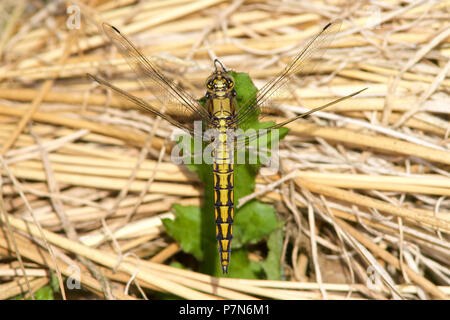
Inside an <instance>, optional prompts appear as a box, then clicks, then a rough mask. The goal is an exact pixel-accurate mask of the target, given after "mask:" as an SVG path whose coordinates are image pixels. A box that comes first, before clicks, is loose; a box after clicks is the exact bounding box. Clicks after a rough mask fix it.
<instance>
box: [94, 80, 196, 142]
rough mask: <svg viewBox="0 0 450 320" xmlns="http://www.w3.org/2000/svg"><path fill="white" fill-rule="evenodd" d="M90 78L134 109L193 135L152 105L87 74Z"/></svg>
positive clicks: (184, 126)
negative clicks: (127, 101) (131, 103)
mask: <svg viewBox="0 0 450 320" xmlns="http://www.w3.org/2000/svg"><path fill="white" fill-rule="evenodd" d="M87 75H88V76H89V77H90V78H92V79H93V80H95V81H97V82H98V83H100V84H101V85H104V86H105V87H108V88H111V89H112V90H114V91H116V92H117V93H119V94H120V95H121V96H122V97H124V98H126V99H128V100H130V101H131V102H133V103H134V104H135V105H136V107H138V108H139V109H141V110H143V111H148V112H150V113H153V114H154V115H156V116H160V117H161V118H163V119H165V120H167V121H168V122H170V123H171V124H173V125H174V126H176V127H178V128H180V129H182V130H184V131H186V132H188V133H189V134H191V135H194V131H193V130H192V129H191V128H190V127H189V126H186V125H183V124H181V123H180V122H178V121H176V120H175V119H173V118H172V117H170V116H168V115H166V114H163V113H161V112H160V111H159V110H158V109H156V108H155V107H153V106H152V105H150V104H149V103H148V102H146V101H145V100H143V99H141V98H138V97H136V96H134V95H132V94H131V93H128V92H126V91H125V90H122V89H120V88H118V87H116V86H115V85H113V84H111V83H110V82H108V81H106V80H105V79H102V78H99V77H96V76H94V75H92V74H90V73H88V74H87Z"/></svg>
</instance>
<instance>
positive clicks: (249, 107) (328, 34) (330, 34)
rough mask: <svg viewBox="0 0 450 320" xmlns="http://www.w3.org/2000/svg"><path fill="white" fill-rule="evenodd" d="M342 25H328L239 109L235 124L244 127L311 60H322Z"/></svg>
mask: <svg viewBox="0 0 450 320" xmlns="http://www.w3.org/2000/svg"><path fill="white" fill-rule="evenodd" d="M341 24H342V21H341V20H336V21H334V22H332V23H329V24H327V25H326V26H325V27H324V28H323V29H322V31H320V32H319V33H318V34H317V35H315V36H314V37H313V38H312V39H311V40H310V41H309V42H308V43H307V45H306V46H305V47H304V48H303V49H302V50H301V51H300V52H299V53H298V54H297V55H296V56H295V57H294V58H293V59H292V61H291V62H290V63H289V64H288V65H287V66H286V68H285V69H284V70H283V71H282V72H281V73H280V74H279V75H278V76H277V77H275V78H274V79H272V80H271V81H269V82H268V83H266V84H265V85H264V86H263V87H262V88H261V89H260V90H259V91H258V92H257V93H256V94H255V95H254V96H252V97H250V98H249V99H248V100H247V101H246V102H245V103H243V104H242V105H241V106H240V107H239V109H238V110H237V116H236V118H235V120H234V122H235V123H237V124H238V126H242V125H243V124H244V123H245V122H246V121H248V120H249V119H251V118H253V116H254V114H255V113H257V112H259V108H260V107H261V106H262V105H265V104H268V103H269V102H270V98H271V97H272V96H273V94H274V93H275V92H276V91H278V90H279V89H280V88H282V87H284V86H285V85H286V84H287V83H288V82H289V80H290V79H291V78H292V77H293V76H294V75H295V74H297V73H299V72H301V71H302V70H303V69H304V68H305V66H306V65H308V62H310V60H311V58H313V57H314V58H317V59H318V58H320V57H321V56H322V55H323V54H324V53H325V51H326V49H327V47H328V46H329V44H330V43H331V42H332V41H333V39H334V37H335V35H336V33H338V32H339V29H340V28H341ZM315 64H317V62H316V63H315ZM315 64H309V66H310V68H311V69H313V68H314V65H315Z"/></svg>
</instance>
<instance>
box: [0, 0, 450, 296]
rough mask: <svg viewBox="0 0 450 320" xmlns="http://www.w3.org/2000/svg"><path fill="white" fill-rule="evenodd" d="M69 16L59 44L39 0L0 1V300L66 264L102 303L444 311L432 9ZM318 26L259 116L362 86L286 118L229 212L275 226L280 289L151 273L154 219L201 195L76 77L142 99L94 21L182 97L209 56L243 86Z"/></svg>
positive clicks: (156, 240) (197, 83)
mask: <svg viewBox="0 0 450 320" xmlns="http://www.w3.org/2000/svg"><path fill="white" fill-rule="evenodd" d="M71 2H72V3H73V5H75V6H77V7H78V8H80V10H81V12H82V13H83V17H82V19H81V28H75V29H72V30H69V29H68V27H67V25H66V22H67V21H68V18H69V16H68V14H67V13H66V8H65V7H63V6H58V5H57V4H56V3H57V2H55V3H53V2H39V1H34V2H31V3H28V2H25V1H16V2H13V1H3V2H2V3H1V4H0V28H3V29H0V59H1V64H0V121H1V125H0V145H1V155H2V156H1V158H0V160H1V172H2V175H1V181H0V182H1V183H0V184H1V188H0V190H1V193H0V197H1V198H0V200H1V224H0V225H1V226H2V227H1V228H0V298H2V299H6V298H10V297H13V296H15V295H18V294H22V295H24V296H30V294H31V293H32V292H35V291H36V290H37V289H39V288H40V287H42V286H44V285H45V284H47V283H48V281H49V273H48V272H47V271H48V270H49V269H50V270H53V271H55V272H56V273H57V274H58V275H60V274H62V275H66V276H70V275H73V272H74V270H73V266H74V265H78V266H79V267H80V272H81V273H82V276H81V278H80V279H81V282H82V286H83V288H86V289H88V290H90V291H91V292H92V293H94V294H95V295H98V296H99V297H102V298H104V297H106V298H109V299H112V298H116V299H136V298H152V292H153V293H154V292H155V291H157V292H164V293H171V294H175V295H177V296H180V297H183V298H186V299H261V298H262V299H266V298H271V299H324V298H327V299H344V298H351V299H392V298H395V299H448V297H449V295H450V243H449V233H450V200H449V199H448V196H449V195H450V177H449V168H450V150H449V147H450V140H449V133H450V124H449V113H450V97H449V87H450V79H449V75H448V74H449V69H450V63H449V57H450V37H449V35H450V24H449V23H448V21H449V20H450V19H449V18H450V13H449V11H448V7H449V6H450V1H445V0H444V1H423V0H422V1H410V2H409V4H408V5H405V2H404V1H396V0H393V1H389V2H386V3H384V4H382V2H379V1H377V2H372V1H360V2H353V3H351V4H347V3H346V2H344V1H327V2H326V3H325V2H323V1H320V0H318V1H308V2H303V1H302V2H294V1H280V2H276V1H270V0H267V1H264V0H261V1H234V2H227V1H223V0H202V1H196V2H191V1H186V0H169V1H151V2H150V1H149V2H144V1H141V2H137V3H136V1H133V0H126V1H107V0H104V1H97V2H92V3H98V5H97V6H95V7H88V6H87V5H85V4H84V3H83V2H81V1H76V0H73V1H71ZM335 18H342V19H344V25H343V28H342V30H341V31H342V33H341V36H339V37H338V38H337V39H336V40H335V41H334V43H333V44H332V47H331V48H330V49H329V50H328V51H327V53H326V55H325V60H324V63H321V64H320V65H319V66H318V68H317V69H316V70H315V73H314V74H313V75H304V76H302V77H299V79H301V80H302V81H301V82H299V81H294V82H295V83H293V86H292V93H294V96H295V97H296V98H290V97H287V96H286V95H284V94H281V95H280V97H279V98H280V103H281V104H282V110H283V111H284V114H277V115H274V114H271V115H269V116H268V117H267V118H268V119H270V118H273V119H276V120H283V119H285V118H286V117H288V116H292V115H294V114H297V113H300V112H303V111H304V110H305V109H304V108H302V107H307V108H313V107H317V106H319V105H321V104H323V103H326V102H328V101H331V100H332V99H336V98H338V97H341V96H343V95H345V94H348V93H350V92H352V91H356V90H359V89H361V88H364V87H368V88H369V89H368V90H366V91H365V92H363V93H362V94H360V95H358V96H356V97H354V98H352V99H350V100H347V101H344V102H342V103H340V104H339V105H336V106H333V107H330V108H329V109H326V110H324V111H322V112H318V113H316V114H314V116H312V117H311V118H312V120H309V121H297V122H295V123H293V124H291V125H290V126H289V127H290V128H291V131H290V134H289V136H288V137H287V138H286V139H285V141H284V142H283V143H282V145H281V150H280V152H281V160H280V164H281V169H280V171H279V172H278V173H277V174H276V175H271V176H265V175H263V176H260V177H259V178H258V181H257V182H258V189H257V191H256V192H255V194H254V195H250V196H249V197H247V198H246V199H245V200H249V199H251V198H254V197H258V198H259V199H262V200H263V201H266V202H268V203H272V204H274V205H275V206H276V208H277V211H278V215H279V218H280V219H283V220H284V221H285V231H286V233H285V234H286V238H285V243H284V247H283V248H284V249H283V252H284V254H283V261H282V266H283V271H284V278H285V281H269V280H245V279H227V278H212V277H210V276H207V275H203V274H200V273H197V272H192V271H187V270H180V269H176V268H173V267H170V266H168V265H166V264H165V263H167V262H170V261H174V260H176V259H177V258H178V257H179V256H178V255H177V253H178V252H179V247H178V245H177V244H176V243H174V242H173V240H172V239H170V238H169V237H167V236H166V234H165V232H164V229H163V228H162V225H161V218H165V217H169V218H172V217H173V215H172V214H171V213H170V210H171V206H172V204H174V203H182V204H199V203H200V200H201V196H202V189H201V186H200V184H199V180H198V178H197V177H196V176H195V175H193V174H191V173H189V172H188V171H187V169H186V168H184V167H180V166H177V165H175V164H173V163H172V162H171V161H170V157H169V155H170V150H171V147H172V146H173V144H172V142H169V140H170V139H168V138H169V137H170V135H171V133H172V130H173V128H172V127H171V126H170V125H169V124H167V123H165V122H164V121H162V122H160V121H158V120H156V119H154V118H152V116H150V115H148V117H145V118H144V117H142V116H141V115H139V114H138V113H137V112H136V111H134V110H129V109H130V108H132V105H131V104H130V103H129V102H127V101H124V100H122V99H121V98H119V97H117V96H114V95H111V94H110V93H107V94H105V92H104V91H103V90H99V89H97V88H96V86H95V85H93V84H92V83H91V82H90V81H87V79H86V77H85V74H86V73H87V72H91V73H98V72H99V70H102V71H103V72H106V73H108V74H110V75H114V79H116V80H114V82H115V83H116V84H117V85H120V86H121V87H123V88H124V89H127V90H131V91H134V92H135V93H136V94H138V95H145V92H141V91H140V88H139V87H137V86H136V85H135V83H134V82H133V81H129V80H127V78H126V77H123V76H122V75H123V73H124V72H125V73H127V74H129V70H128V66H127V65H126V63H125V62H124V60H123V59H121V58H120V57H119V56H118V55H116V54H115V53H114V52H111V51H110V49H111V47H110V46H108V44H107V41H106V38H104V37H103V36H101V35H100V34H99V33H98V26H100V25H101V23H102V22H104V21H107V22H109V23H111V24H114V25H116V26H117V27H119V28H120V29H121V31H122V32H123V33H125V34H127V35H129V36H130V37H131V38H132V39H133V40H134V41H135V42H136V43H137V44H138V45H139V46H140V47H141V48H142V49H143V51H144V52H145V53H146V54H148V55H158V56H159V57H160V59H162V60H165V61H167V62H171V63H172V64H173V65H175V66H176V67H177V68H178V69H179V70H180V72H181V71H183V73H182V74H181V73H179V75H178V77H179V79H183V81H184V82H186V83H189V87H190V88H191V89H192V91H193V92H194V93H195V94H196V95H197V96H201V93H202V90H203V89H202V85H203V81H204V79H205V78H206V76H207V75H208V73H209V72H210V70H211V61H212V59H213V58H215V57H219V58H220V59H221V61H223V63H224V64H225V65H226V66H227V67H228V68H232V69H234V70H237V71H248V72H249V73H250V75H251V76H252V78H253V79H255V83H256V84H257V85H258V86H259V85H261V84H262V83H264V82H265V81H267V79H269V78H271V77H273V76H274V75H276V74H277V73H278V72H280V70H281V69H282V68H283V65H284V64H283V63H284V62H286V61H287V59H286V58H285V55H286V53H289V52H291V53H292V52H295V48H297V47H298V46H297V45H298V43H299V42H301V41H303V40H305V39H307V38H308V37H310V36H311V35H313V34H314V33H316V32H317V31H319V30H320V28H321V27H322V26H323V25H325V24H326V23H327V22H328V21H330V20H333V19H335ZM306 71H307V70H306ZM291 96H292V95H291ZM149 99H150V100H151V99H152V97H150V98H149ZM179 111H180V110H178V109H177V108H174V107H172V106H170V105H169V106H168V109H167V112H168V113H169V114H173V115H179ZM27 124H28V127H27ZM144 146H145V147H144ZM142 148H144V149H142ZM243 200H244V199H243ZM192 232H196V231H195V230H192ZM288 248H289V250H288ZM250 258H251V259H256V260H258V259H261V258H262V256H261V252H255V253H252V256H251V257H250ZM24 274H26V275H27V276H26V277H24V276H23V275H24ZM60 281H61V278H60ZM130 288H133V293H130V290H129V289H130ZM134 289H136V290H134ZM144 289H150V291H149V290H144ZM69 291H70V290H69ZM65 294H67V295H68V296H69V297H70V292H66V293H65ZM147 295H149V296H148V297H147ZM63 297H65V295H64V292H63Z"/></svg>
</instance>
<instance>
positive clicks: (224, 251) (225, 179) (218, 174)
mask: <svg viewBox="0 0 450 320" xmlns="http://www.w3.org/2000/svg"><path fill="white" fill-rule="evenodd" d="M231 157H232V152H229V149H228V148H227V144H226V138H224V140H222V141H221V143H220V144H219V146H218V147H217V149H216V150H214V163H213V176H214V214H215V220H216V237H217V242H218V245H219V254H220V263H221V265H222V271H223V273H227V271H228V265H229V264H230V254H231V239H232V237H233V220H234V192H233V191H234V165H233V159H232V158H231Z"/></svg>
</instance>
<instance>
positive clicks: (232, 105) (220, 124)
mask: <svg viewBox="0 0 450 320" xmlns="http://www.w3.org/2000/svg"><path fill="white" fill-rule="evenodd" d="M341 23H342V22H341V21H340V20H336V21H334V22H331V23H328V24H327V25H326V26H325V27H324V28H323V29H322V30H321V31H320V32H319V33H317V34H316V35H315V36H314V37H312V38H311V39H310V40H309V42H307V44H306V45H305V46H304V47H303V49H301V50H300V51H299V52H298V53H297V54H296V55H295V56H294V57H293V58H292V60H291V61H290V62H289V63H288V64H287V66H286V67H285V68H284V70H283V71H282V72H281V73H280V74H278V75H277V76H276V77H275V78H273V79H272V80H270V81H269V82H267V83H266V84H265V85H264V86H263V87H261V88H260V89H259V90H258V91H257V92H256V93H255V94H254V95H253V96H251V97H250V98H248V100H246V101H245V102H244V103H241V104H240V106H238V105H237V103H236V91H235V87H234V86H235V81H234V79H233V77H232V75H231V74H230V73H229V72H228V71H227V69H226V68H225V67H224V66H223V64H222V63H221V62H220V61H219V60H218V59H215V60H214V71H213V72H212V73H211V75H210V76H209V77H208V78H207V79H206V81H205V87H206V94H205V96H204V99H205V100H204V101H205V103H204V105H202V104H201V103H200V101H199V100H197V99H195V98H194V97H193V96H192V95H190V94H189V93H188V92H187V91H186V90H185V89H184V88H183V87H182V85H181V84H182V83H181V84H180V83H176V82H175V81H173V80H171V79H169V78H168V77H166V76H165V75H164V74H163V72H162V71H161V69H160V67H158V65H157V64H156V63H155V62H154V61H153V60H152V59H149V58H147V57H146V56H144V55H143V54H142V53H141V52H140V51H139V50H138V49H137V47H136V46H135V45H134V44H133V43H132V42H131V41H130V40H129V39H128V38H127V37H126V36H125V35H123V34H122V33H121V32H120V31H119V30H118V29H117V28H115V27H114V26H112V25H109V24H107V23H103V26H102V27H103V31H104V33H105V34H106V35H107V37H108V38H109V39H110V40H111V42H112V43H113V44H114V46H115V47H117V49H118V50H119V52H120V53H121V54H122V56H123V57H124V58H125V60H126V61H127V62H128V64H129V65H130V67H131V68H132V69H133V70H134V72H135V73H136V75H137V76H138V78H137V80H139V82H140V83H141V84H142V85H143V86H144V88H145V89H146V90H148V91H150V92H151V93H152V94H153V95H154V97H155V98H156V100H157V101H156V102H153V100H152V102H150V101H148V100H147V99H143V98H139V97H137V96H135V95H132V94H131V93H129V92H127V91H125V90H122V89H120V88H118V87H117V86H115V85H113V84H112V83H110V82H108V81H107V80H105V79H103V78H100V77H98V76H95V75H92V74H88V76H89V77H90V78H91V79H93V80H95V81H97V82H98V83H99V84H101V85H103V86H105V87H107V88H110V89H112V90H113V91H115V92H116V93H118V94H119V95H121V96H123V97H125V98H126V99H128V100H130V101H131V102H133V103H134V105H135V106H136V107H137V108H138V109H141V110H144V111H146V112H150V113H152V114H153V115H156V116H159V117H161V118H163V119H165V120H166V121H168V122H169V123H170V124H172V125H174V126H175V127H177V128H180V129H182V130H184V131H185V132H187V133H189V134H191V135H194V134H195V133H196V132H195V128H194V127H193V125H192V123H193V122H194V121H196V120H200V121H202V123H205V124H206V126H205V130H206V129H214V130H215V132H216V134H215V135H213V137H212V138H211V141H215V145H214V147H213V149H212V159H213V161H212V174H213V180H214V186H213V188H214V208H211V209H212V211H214V217H215V224H216V239H217V244H218V250H219V256H220V264H221V268H222V272H223V273H224V274H226V273H227V272H228V268H229V265H230V256H231V241H232V237H233V221H234V211H235V206H234V204H235V199H234V192H233V191H234V179H235V176H234V163H233V150H235V149H236V148H237V145H238V143H236V141H238V140H239V139H240V138H239V136H238V137H237V138H236V139H233V138H230V135H229V133H230V132H234V131H236V130H237V128H239V127H241V126H243V125H244V124H245V123H246V122H248V121H250V119H251V118H252V117H254V116H255V114H256V115H257V116H258V115H259V113H260V108H261V106H269V105H271V103H272V100H273V97H274V96H276V95H274V93H276V92H279V90H280V89H281V88H283V87H285V86H286V85H287V84H288V83H289V80H291V79H292V77H294V76H295V75H296V74H298V73H300V72H301V71H302V70H304V68H305V66H306V65H307V64H308V63H310V62H311V60H312V57H315V58H320V57H321V56H322V55H323V53H324V52H325V50H326V48H327V47H328V46H329V44H330V43H331V41H332V40H333V39H334V37H335V35H336V33H338V32H339V29H340V27H341ZM310 65H311V63H310ZM312 65H314V64H312ZM365 89H366V88H365ZM365 89H362V90H359V91H357V92H354V93H351V94H349V95H347V96H344V97H341V98H338V99H336V100H334V101H332V102H329V103H327V104H324V105H322V106H319V107H317V108H314V109H311V110H309V111H307V112H305V113H302V114H299V115H297V116H295V117H292V118H290V119H288V120H285V121H282V122H280V123H277V124H275V125H273V126H271V127H269V128H267V130H266V131H265V132H269V131H270V130H274V129H278V128H281V127H283V126H285V125H287V124H289V123H291V122H293V121H296V120H298V119H300V118H304V117H306V116H308V115H310V114H312V113H314V112H316V111H319V110H322V109H324V108H326V107H329V106H331V105H334V104H336V103H339V102H341V101H343V100H345V99H348V98H350V97H353V96H355V95H357V94H359V93H360V92H362V91H363V90H365ZM167 103H172V104H175V105H176V106H178V107H180V108H181V109H182V110H183V112H184V115H185V117H184V118H186V119H190V121H188V123H185V122H181V121H180V120H178V119H176V118H175V117H172V116H169V115H168V114H166V113H164V112H162V111H161V110H162V109H161V107H162V106H165V105H167ZM157 104H158V106H157ZM259 135H260V134H258V133H255V135H254V136H248V137H246V140H245V142H244V144H243V145H244V146H248V144H249V141H252V140H254V139H258V138H259ZM241 142H242V141H241ZM239 145H241V146H242V143H240V144H239Z"/></svg>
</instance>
